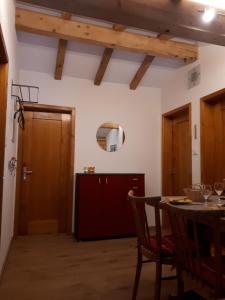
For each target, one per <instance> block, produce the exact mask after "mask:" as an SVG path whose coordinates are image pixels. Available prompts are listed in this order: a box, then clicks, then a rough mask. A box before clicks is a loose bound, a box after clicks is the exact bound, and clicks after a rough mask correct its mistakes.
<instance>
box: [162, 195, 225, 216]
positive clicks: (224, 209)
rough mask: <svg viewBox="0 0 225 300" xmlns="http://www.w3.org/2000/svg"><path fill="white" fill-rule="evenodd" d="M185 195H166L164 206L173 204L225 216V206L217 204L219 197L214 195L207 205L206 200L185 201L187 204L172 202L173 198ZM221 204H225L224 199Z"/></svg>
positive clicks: (189, 209) (163, 201) (194, 210)
mask: <svg viewBox="0 0 225 300" xmlns="http://www.w3.org/2000/svg"><path fill="white" fill-rule="evenodd" d="M182 198H185V197H182V196H180V197H178V196H177V197H173V196H165V197H162V201H161V203H162V208H163V206H164V205H165V204H166V205H172V206H176V207H177V208H179V209H181V210H185V211H189V212H193V213H197V212H198V213H202V214H210V215H218V216H220V217H222V216H223V215H224V218H225V206H219V205H218V204H217V197H216V196H212V197H211V198H210V200H209V201H208V203H207V205H205V203H204V202H190V203H185V204H183V203H182V204H172V203H171V200H177V199H182ZM221 204H222V205H223V204H225V201H224V200H221Z"/></svg>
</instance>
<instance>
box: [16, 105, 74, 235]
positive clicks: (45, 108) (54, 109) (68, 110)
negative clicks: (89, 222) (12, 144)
mask: <svg viewBox="0 0 225 300" xmlns="http://www.w3.org/2000/svg"><path fill="white" fill-rule="evenodd" d="M23 106H24V110H25V111H37V112H51V113H62V114H70V115H71V135H70V150H71V155H70V168H69V173H70V181H69V184H68V186H69V192H68V195H69V197H68V203H67V225H66V232H67V234H72V216H73V211H72V210H73V181H74V157H75V153H74V149H75V112H76V110H75V108H73V107H65V106H55V105H45V104H29V103H24V105H23ZM25 126H26V124H25ZM21 140H22V129H20V130H19V137H18V153H17V161H18V164H17V174H16V201H15V221H14V236H15V237H16V236H18V228H19V223H18V222H19V210H20V192H21V174H22V153H23V152H22V144H21Z"/></svg>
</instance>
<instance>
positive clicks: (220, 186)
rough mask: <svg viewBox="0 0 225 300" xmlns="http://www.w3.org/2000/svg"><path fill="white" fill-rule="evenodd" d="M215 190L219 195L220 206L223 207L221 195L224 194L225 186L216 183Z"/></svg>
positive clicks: (221, 183)
mask: <svg viewBox="0 0 225 300" xmlns="http://www.w3.org/2000/svg"><path fill="white" fill-rule="evenodd" d="M214 190H215V192H216V193H217V196H218V202H217V203H218V204H219V205H221V199H220V195H221V194H222V193H223V190H224V184H223V182H215V183H214Z"/></svg>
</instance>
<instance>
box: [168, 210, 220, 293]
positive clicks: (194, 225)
mask: <svg viewBox="0 0 225 300" xmlns="http://www.w3.org/2000/svg"><path fill="white" fill-rule="evenodd" d="M166 208H167V210H168V216H169V220H170V224H171V229H172V235H173V238H174V244H175V252H176V260H177V267H178V268H179V270H180V271H186V272H187V273H188V274H189V275H191V277H192V278H195V279H197V280H201V281H202V282H203V283H204V284H206V285H208V286H209V287H211V288H212V289H213V291H214V294H215V297H216V299H219V298H220V297H221V296H224V295H225V289H224V287H223V285H224V284H225V281H224V279H223V276H222V274H223V265H222V255H221V253H222V252H221V249H222V247H221V233H222V230H221V219H220V217H221V212H218V214H217V213H212V212H207V211H206V212H202V211H191V210H190V211H189V210H186V209H182V208H181V207H177V206H172V205H167V206H166Z"/></svg>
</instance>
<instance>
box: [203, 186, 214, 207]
mask: <svg viewBox="0 0 225 300" xmlns="http://www.w3.org/2000/svg"><path fill="white" fill-rule="evenodd" d="M201 194H202V196H203V197H204V199H205V205H208V199H209V197H210V196H211V195H212V186H211V185H210V184H202V185H201Z"/></svg>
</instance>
